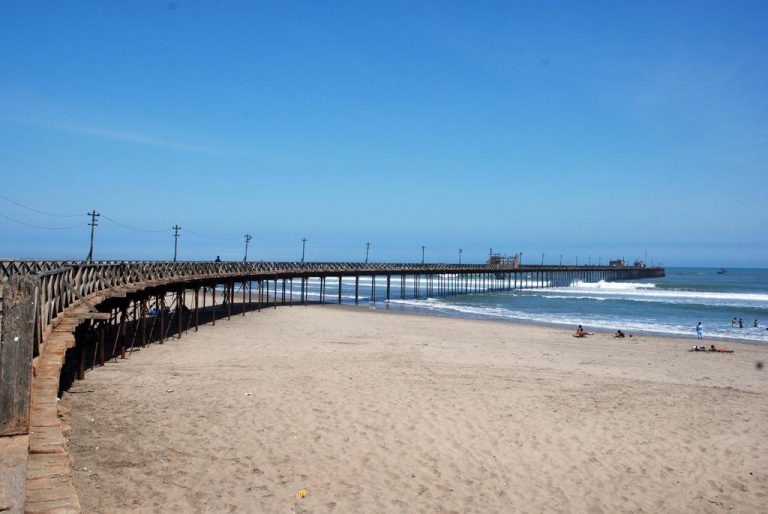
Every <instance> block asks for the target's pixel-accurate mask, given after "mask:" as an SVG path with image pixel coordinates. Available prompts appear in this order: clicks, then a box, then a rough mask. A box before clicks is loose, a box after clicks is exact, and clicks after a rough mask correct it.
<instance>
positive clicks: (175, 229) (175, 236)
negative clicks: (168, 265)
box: [173, 225, 181, 262]
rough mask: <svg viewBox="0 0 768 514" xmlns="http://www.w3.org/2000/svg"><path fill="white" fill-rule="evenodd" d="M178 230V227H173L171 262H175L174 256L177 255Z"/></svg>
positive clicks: (179, 228)
mask: <svg viewBox="0 0 768 514" xmlns="http://www.w3.org/2000/svg"><path fill="white" fill-rule="evenodd" d="M179 230H181V227H180V226H178V225H175V226H174V227H173V262H176V255H177V254H178V253H179Z"/></svg>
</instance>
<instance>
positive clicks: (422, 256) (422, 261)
mask: <svg viewBox="0 0 768 514" xmlns="http://www.w3.org/2000/svg"><path fill="white" fill-rule="evenodd" d="M426 248H427V247H426V246H424V245H422V247H421V263H422V264H424V250H425V249H426Z"/></svg>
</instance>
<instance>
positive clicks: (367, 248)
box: [365, 242, 371, 264]
mask: <svg viewBox="0 0 768 514" xmlns="http://www.w3.org/2000/svg"><path fill="white" fill-rule="evenodd" d="M370 250H371V243H370V242H368V243H365V263H366V264H368V252H369V251H370Z"/></svg>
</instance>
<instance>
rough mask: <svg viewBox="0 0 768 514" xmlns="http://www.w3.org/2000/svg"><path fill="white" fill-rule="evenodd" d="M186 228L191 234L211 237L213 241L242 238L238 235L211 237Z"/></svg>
mask: <svg viewBox="0 0 768 514" xmlns="http://www.w3.org/2000/svg"><path fill="white" fill-rule="evenodd" d="M185 230H186V231H187V232H189V233H190V234H192V235H193V236H197V237H202V238H203V239H211V240H213V241H235V240H237V239H240V236H238V237H211V236H206V235H204V234H198V233H197V232H194V231H192V230H189V229H185Z"/></svg>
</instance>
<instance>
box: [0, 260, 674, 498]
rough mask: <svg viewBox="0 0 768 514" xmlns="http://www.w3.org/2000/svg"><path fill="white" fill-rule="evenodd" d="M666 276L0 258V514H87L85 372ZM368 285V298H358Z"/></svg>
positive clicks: (591, 270) (532, 268)
mask: <svg viewBox="0 0 768 514" xmlns="http://www.w3.org/2000/svg"><path fill="white" fill-rule="evenodd" d="M664 273H665V271H664V268H661V267H645V266H637V267H627V266H619V267H613V266H546V265H542V266H537V265H514V266H513V265H510V263H506V262H504V263H501V264H439V263H432V264H407V263H400V264H394V263H377V264H367V263H366V264H363V263H343V262H339V263H330V262H156V261H108V262H80V261H10V260H5V261H4V260H0V511H10V512H54V511H55V512H80V504H79V499H78V495H77V491H76V489H75V486H74V479H73V474H72V469H71V464H70V459H69V453H68V445H67V440H66V438H65V436H64V432H66V431H67V430H68V422H67V415H66V412H63V411H62V409H60V408H59V407H58V405H57V398H58V396H59V395H60V394H61V392H62V391H63V390H64V389H66V387H68V385H69V384H70V383H71V382H72V381H73V380H83V379H84V378H85V373H86V371H87V370H88V369H90V368H93V367H96V366H103V365H104V364H105V362H106V361H107V360H109V359H125V358H127V357H128V356H129V355H130V353H131V351H133V350H134V349H135V348H141V347H145V346H147V345H150V344H153V343H158V344H163V343H164V342H165V341H166V339H167V338H169V337H176V338H181V337H182V336H183V334H184V333H186V332H188V331H189V330H193V331H197V330H198V328H199V326H200V324H202V323H211V324H212V325H215V324H216V321H217V319H222V318H225V317H226V318H230V317H231V316H233V315H245V314H246V312H249V311H251V312H252V311H259V310H261V309H262V308H265V307H277V306H278V305H286V306H290V305H296V304H301V305H306V304H309V303H319V304H323V303H343V300H344V298H345V297H346V298H348V299H349V301H350V303H351V302H352V301H353V302H354V303H359V302H360V301H361V300H367V301H370V302H377V301H384V302H387V301H390V300H394V299H409V298H417V299H418V298H426V297H435V296H453V295H462V294H476V293H483V292H497V291H508V290H514V289H530V288H538V287H568V286H569V285H571V284H573V283H575V282H576V281H585V282H597V281H599V280H606V281H615V280H633V279H640V278H652V277H662V276H664ZM345 286H346V288H347V290H348V293H349V294H347V295H344V289H345ZM361 288H365V289H366V290H368V291H369V293H368V294H367V295H361ZM352 291H353V294H352ZM209 300H210V303H209Z"/></svg>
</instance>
